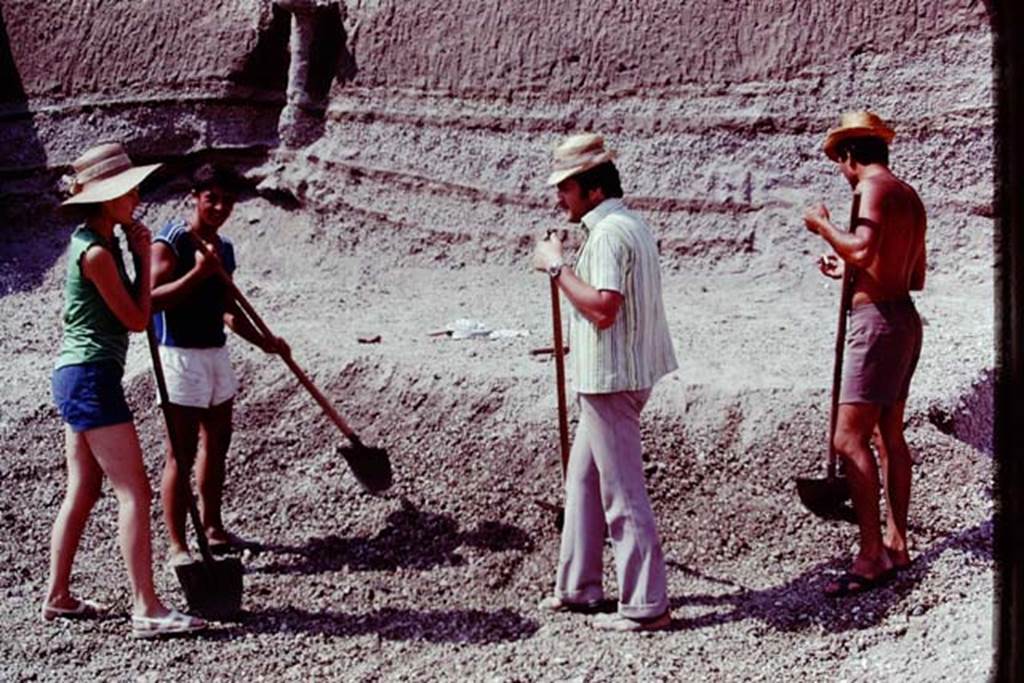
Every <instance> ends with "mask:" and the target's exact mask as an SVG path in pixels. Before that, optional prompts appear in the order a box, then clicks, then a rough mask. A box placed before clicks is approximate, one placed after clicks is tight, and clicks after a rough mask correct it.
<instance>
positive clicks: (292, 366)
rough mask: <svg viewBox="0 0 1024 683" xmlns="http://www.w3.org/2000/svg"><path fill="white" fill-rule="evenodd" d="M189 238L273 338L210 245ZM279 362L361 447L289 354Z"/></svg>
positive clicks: (360, 444) (272, 335) (345, 424)
mask: <svg viewBox="0 0 1024 683" xmlns="http://www.w3.org/2000/svg"><path fill="white" fill-rule="evenodd" d="M189 236H190V237H191V238H192V241H193V242H195V244H196V247H198V248H199V249H201V250H202V251H203V253H204V254H205V255H206V256H209V257H211V258H212V259H213V262H214V263H215V264H216V268H217V276H218V277H220V279H221V281H222V282H224V285H225V286H226V287H227V288H228V291H229V292H230V293H231V297H232V298H233V299H234V300H235V301H236V302H237V303H238V305H239V306H240V307H241V308H242V310H243V311H245V314H246V315H247V316H249V319H250V320H252V322H253V324H254V325H256V328H257V329H258V330H259V331H260V333H261V334H262V335H263V336H264V337H274V336H275V335H274V334H273V333H272V332H271V331H270V328H269V327H267V324H266V323H265V322H263V318H261V317H260V316H259V314H258V313H257V312H256V309H254V308H253V307H252V304H250V303H249V301H248V299H246V298H245V295H244V294H242V292H241V291H240V290H239V289H238V287H237V286H236V285H235V282H234V280H232V279H231V276H230V275H228V272H227V271H226V270H224V266H223V265H222V264H221V262H220V259H219V258H217V256H216V255H215V254H214V253H213V249H212V248H211V247H210V245H208V244H206V243H205V242H203V240H201V239H199V238H198V237H196V236H195V235H192V234H191V233H189ZM281 360H283V361H284V362H285V365H287V366H288V369H289V370H291V371H292V374H294V375H295V377H296V378H297V379H298V380H299V384H301V385H302V386H303V387H304V388H305V389H306V391H308V392H309V394H310V396H312V397H313V400H315V401H316V402H317V403H318V404H319V405H320V408H321V409H322V410H323V411H324V413H325V414H326V415H327V417H329V418H330V419H331V422H333V423H334V424H335V425H336V426H337V427H338V429H340V430H341V433H342V434H344V435H345V437H346V438H347V439H348V440H349V441H351V442H352V445H353V446H356V447H359V446H362V445H363V444H362V441H360V440H359V437H358V436H357V435H356V433H355V432H354V431H353V430H352V428H351V427H349V426H348V423H347V422H346V421H345V418H343V417H342V416H341V414H340V413H338V411H337V410H335V408H334V406H333V405H332V404H331V402H330V401H329V400H327V397H326V396H324V395H323V393H322V392H321V391H320V389H318V388H317V386H316V385H315V384H313V380H311V379H310V378H309V376H308V375H307V374H306V373H305V372H304V371H303V370H302V368H300V367H299V364H298V363H296V362H295V359H293V358H292V356H291V354H281Z"/></svg>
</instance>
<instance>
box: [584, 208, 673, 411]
mask: <svg viewBox="0 0 1024 683" xmlns="http://www.w3.org/2000/svg"><path fill="white" fill-rule="evenodd" d="M582 224H583V228H584V230H585V231H586V232H587V238H586V241H585V242H584V243H583V247H582V248H581V249H580V251H579V254H578V255H577V258H576V267H575V271H576V274H577V275H578V276H579V277H580V279H581V280H583V281H584V282H586V283H588V284H589V285H591V286H592V287H594V288H595V289H598V290H610V291H615V292H618V293H619V294H621V295H622V297H623V301H622V306H621V307H620V308H619V312H618V315H616V316H615V322H614V323H613V324H612V325H611V327H608V328H607V329H604V330H599V329H598V328H597V326H596V325H594V324H593V323H592V322H590V321H589V320H587V319H586V318H585V317H583V315H582V314H580V313H579V311H576V310H575V309H573V311H572V315H571V318H570V329H569V344H570V347H571V349H572V352H571V353H570V354H569V358H570V359H571V364H570V367H571V371H572V379H573V387H574V388H575V390H576V391H577V392H579V393H582V394H608V393H612V392H616V391H636V390H639V389H647V388H650V387H652V386H654V383H655V382H657V381H658V379H659V378H661V377H662V376H664V375H666V374H668V373H670V372H672V371H673V370H675V369H676V368H677V367H678V366H679V365H678V363H677V362H676V354H675V350H674V349H673V347H672V337H671V336H670V334H669V331H668V322H667V321H666V319H665V305H664V303H663V302H662V295H661V265H660V263H659V261H658V244H657V242H656V240H655V238H654V235H653V234H652V233H651V229H650V228H649V227H647V224H646V223H645V222H644V221H643V219H642V218H640V217H639V216H638V215H636V214H635V213H633V212H632V211H630V210H629V209H627V208H626V207H625V205H624V204H623V203H622V201H621V200H619V199H606V200H605V201H603V202H601V204H599V205H598V206H597V207H595V208H594V209H592V210H591V211H590V212H588V213H587V214H586V215H585V216H583V219H582Z"/></svg>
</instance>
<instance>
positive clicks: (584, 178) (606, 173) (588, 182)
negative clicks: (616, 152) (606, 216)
mask: <svg viewBox="0 0 1024 683" xmlns="http://www.w3.org/2000/svg"><path fill="white" fill-rule="evenodd" d="M572 179H573V180H575V181H576V183H577V184H578V185H579V186H580V190H582V191H583V193H584V194H586V193H587V192H590V191H591V190H596V189H598V188H600V189H601V190H603V191H604V197H605V199H612V198H614V197H621V196H622V181H621V180H620V179H619V169H617V168H615V164H613V163H612V162H610V161H606V162H604V163H603V164H598V165H597V166H595V167H594V168H589V169H587V170H586V171H583V172H582V173H578V174H576V175H574V176H572Z"/></svg>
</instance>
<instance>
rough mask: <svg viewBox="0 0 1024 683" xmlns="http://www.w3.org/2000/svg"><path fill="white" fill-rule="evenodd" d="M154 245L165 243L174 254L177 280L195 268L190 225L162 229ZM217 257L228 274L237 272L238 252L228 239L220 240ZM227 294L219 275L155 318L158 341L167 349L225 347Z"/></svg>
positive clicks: (174, 224) (176, 224) (179, 223)
mask: <svg viewBox="0 0 1024 683" xmlns="http://www.w3.org/2000/svg"><path fill="white" fill-rule="evenodd" d="M153 239H154V242H164V243H165V244H167V246H169V247H170V248H171V251H172V252H174V257H175V259H174V274H173V275H172V279H174V280H177V279H178V278H180V277H182V276H183V275H185V273H187V272H188V271H190V270H192V268H194V267H195V265H196V246H195V244H194V242H193V238H192V237H191V236H190V235H189V231H188V223H186V222H185V221H184V220H182V219H180V218H179V219H176V220H172V221H170V222H168V223H167V224H166V225H164V227H162V228H160V231H159V232H158V233H157V235H156V237H155V238H153ZM218 239H219V241H220V244H218V245H217V253H218V254H219V255H220V260H221V263H223V264H224V268H225V269H226V270H227V271H228V273H234V272H235V248H234V246H233V245H232V244H231V242H230V241H228V239H227V238H225V237H219V238H218ZM228 296H229V294H228V290H227V287H226V286H225V284H224V283H223V282H221V280H220V278H218V277H217V276H216V275H211V276H210V277H208V278H206V279H205V280H203V281H202V282H201V283H199V286H198V287H196V288H195V289H194V290H192V292H191V293H190V294H189V296H188V297H187V298H186V299H185V300H183V301H181V302H180V303H179V304H178V305H177V306H174V307H172V308H168V309H166V310H163V311H160V312H159V313H157V314H156V315H154V316H153V325H154V329H155V331H156V338H157V339H158V340H159V342H160V343H161V344H162V345H164V346H178V347H185V348H193V349H209V348H216V347H220V346H224V343H225V342H226V341H227V335H225V334H224V310H225V306H226V304H227V301H228V298H227V297H228Z"/></svg>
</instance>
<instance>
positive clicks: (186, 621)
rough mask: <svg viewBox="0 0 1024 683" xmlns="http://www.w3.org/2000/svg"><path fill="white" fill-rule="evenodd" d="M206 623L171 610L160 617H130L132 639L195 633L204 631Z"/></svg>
mask: <svg viewBox="0 0 1024 683" xmlns="http://www.w3.org/2000/svg"><path fill="white" fill-rule="evenodd" d="M206 626H207V624H206V622H205V621H203V620H202V619H200V618H199V617H193V616H190V615H188V614H182V613H181V612H179V611H178V610H175V609H172V610H171V611H170V612H168V613H167V614H166V615H165V616H162V617H139V616H133V617H132V636H133V637H134V638H160V637H163V636H176V635H182V634H185V633H196V632H197V631H202V630H205V629H206Z"/></svg>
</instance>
